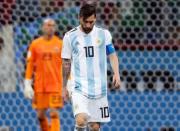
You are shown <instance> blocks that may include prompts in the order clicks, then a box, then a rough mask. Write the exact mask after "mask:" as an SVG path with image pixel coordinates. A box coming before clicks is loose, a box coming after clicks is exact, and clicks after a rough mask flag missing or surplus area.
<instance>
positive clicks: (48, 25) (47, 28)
mask: <svg viewBox="0 0 180 131" xmlns="http://www.w3.org/2000/svg"><path fill="white" fill-rule="evenodd" d="M55 26H56V25H55V22H54V21H53V20H48V21H46V22H44V23H43V27H42V31H43V33H44V34H45V35H48V36H51V35H53V34H54V33H55Z"/></svg>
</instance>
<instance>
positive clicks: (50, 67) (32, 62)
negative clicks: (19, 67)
mask: <svg viewBox="0 0 180 131" xmlns="http://www.w3.org/2000/svg"><path fill="white" fill-rule="evenodd" d="M61 50H62V40H61V39H59V38H58V37H56V36H53V37H52V39H50V40H46V39H44V38H43V37H39V38H37V39H35V40H34V41H33V42H32V43H31V45H30V47H29V50H28V54H27V65H26V72H25V79H32V75H34V91H35V92H62V59H61Z"/></svg>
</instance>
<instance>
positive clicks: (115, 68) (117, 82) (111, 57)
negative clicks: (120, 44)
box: [108, 53, 120, 88]
mask: <svg viewBox="0 0 180 131" xmlns="http://www.w3.org/2000/svg"><path fill="white" fill-rule="evenodd" d="M108 57H109V60H110V64H111V67H112V70H113V73H114V75H113V84H114V86H115V87H116V88H119V87H120V75H119V62H118V57H117V55H116V53H112V54H110V55H109V56H108Z"/></svg>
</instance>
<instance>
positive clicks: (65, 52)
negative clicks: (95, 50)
mask: <svg viewBox="0 0 180 131" xmlns="http://www.w3.org/2000/svg"><path fill="white" fill-rule="evenodd" d="M61 58H64V59H71V43H70V39H69V37H68V35H67V34H65V36H64V38H63V46H62V53H61Z"/></svg>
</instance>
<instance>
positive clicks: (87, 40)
mask: <svg viewBox="0 0 180 131" xmlns="http://www.w3.org/2000/svg"><path fill="white" fill-rule="evenodd" d="M114 52H115V50H114V46H113V44H112V37H111V34H110V32H109V31H108V30H106V29H103V28H99V27H97V26H94V27H93V29H92V31H91V32H90V33H89V34H85V33H84V32H82V31H81V29H80V26H78V27H76V28H74V29H72V30H71V31H69V32H67V33H66V34H65V36H64V38H63V49H62V58H66V59H71V79H70V82H71V84H70V85H71V86H72V87H71V89H72V90H75V91H79V92H80V93H82V94H83V95H85V96H87V97H89V98H99V97H102V96H105V95H107V55H109V54H111V53H114Z"/></svg>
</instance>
